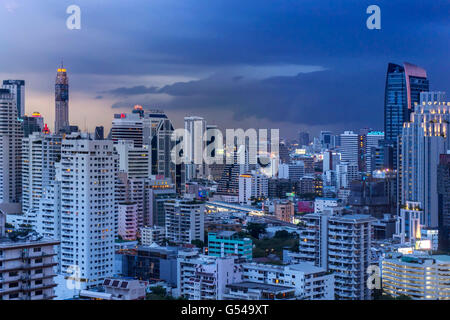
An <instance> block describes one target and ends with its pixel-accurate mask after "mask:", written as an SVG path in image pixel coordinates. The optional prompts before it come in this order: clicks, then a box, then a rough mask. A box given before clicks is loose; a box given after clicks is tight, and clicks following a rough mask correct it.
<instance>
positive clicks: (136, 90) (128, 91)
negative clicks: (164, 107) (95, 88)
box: [104, 86, 158, 96]
mask: <svg viewBox="0 0 450 320" xmlns="http://www.w3.org/2000/svg"><path fill="white" fill-rule="evenodd" d="M157 91H158V88H157V87H146V86H135V87H131V88H125V87H122V88H117V89H113V90H109V91H105V92H104V93H109V94H112V95H115V96H130V95H137V94H147V93H156V92H157Z"/></svg>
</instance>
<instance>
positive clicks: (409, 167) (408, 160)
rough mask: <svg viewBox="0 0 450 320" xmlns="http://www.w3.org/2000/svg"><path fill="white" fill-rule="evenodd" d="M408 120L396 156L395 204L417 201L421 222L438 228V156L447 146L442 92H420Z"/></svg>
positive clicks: (447, 108) (447, 109)
mask: <svg viewBox="0 0 450 320" xmlns="http://www.w3.org/2000/svg"><path fill="white" fill-rule="evenodd" d="M421 97H422V98H421V103H420V104H418V103H417V104H416V105H415V111H414V113H412V115H411V122H407V123H405V124H404V126H403V130H402V135H401V138H400V140H399V141H400V142H401V151H402V152H401V157H400V158H399V177H398V181H399V188H400V193H399V203H400V204H401V205H402V206H404V205H406V202H407V201H414V202H420V203H421V207H422V209H423V211H424V215H423V217H422V218H421V224H422V225H423V226H426V227H432V228H435V227H438V192H437V167H438V164H439V156H440V155H441V154H444V153H446V152H447V150H449V149H450V136H449V134H448V133H449V130H450V128H449V122H450V102H445V101H444V93H442V92H441V93H434V92H430V93H422V94H421Z"/></svg>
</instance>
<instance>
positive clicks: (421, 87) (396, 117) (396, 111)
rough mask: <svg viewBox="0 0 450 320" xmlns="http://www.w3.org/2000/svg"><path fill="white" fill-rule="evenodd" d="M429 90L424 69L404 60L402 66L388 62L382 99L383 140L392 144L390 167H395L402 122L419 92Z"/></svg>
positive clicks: (411, 109)
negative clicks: (383, 97) (383, 99)
mask: <svg viewBox="0 0 450 320" xmlns="http://www.w3.org/2000/svg"><path fill="white" fill-rule="evenodd" d="M424 91H429V82H428V79H427V73H426V71H425V70H424V69H422V68H420V67H418V66H415V65H413V64H410V63H407V62H405V63H404V64H403V66H401V65H398V64H394V63H389V65H388V70H387V75H386V89H385V101H384V132H385V140H386V141H387V142H388V144H390V145H393V148H394V150H393V155H394V156H393V159H392V163H390V164H388V166H389V167H390V168H391V169H396V168H397V158H398V157H397V154H398V152H397V150H396V149H397V147H396V145H397V138H398V136H399V135H400V134H401V133H402V127H403V123H404V122H409V117H410V114H411V113H412V112H414V103H416V102H417V103H419V102H420V93H421V92H424Z"/></svg>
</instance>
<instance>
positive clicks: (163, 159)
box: [111, 105, 185, 191]
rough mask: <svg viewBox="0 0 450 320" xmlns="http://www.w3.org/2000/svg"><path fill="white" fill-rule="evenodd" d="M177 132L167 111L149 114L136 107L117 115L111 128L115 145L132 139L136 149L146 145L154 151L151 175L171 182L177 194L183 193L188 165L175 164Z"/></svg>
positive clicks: (152, 152) (151, 111)
mask: <svg viewBox="0 0 450 320" xmlns="http://www.w3.org/2000/svg"><path fill="white" fill-rule="evenodd" d="M173 131H174V128H173V125H172V122H171V121H170V120H169V119H168V118H167V116H166V115H165V114H164V112H162V111H159V110H150V111H147V112H146V111H145V110H144V109H143V107H142V106H139V105H136V106H134V109H133V111H132V112H131V113H121V114H115V115H114V120H113V122H112V128H111V139H112V140H113V141H114V143H115V144H117V143H118V141H119V140H132V141H133V143H134V147H135V148H141V147H142V146H144V145H146V146H149V150H151V154H150V159H151V162H152V165H151V174H152V175H162V176H164V177H165V178H168V179H171V180H172V182H173V183H174V184H175V185H176V187H177V191H182V190H183V186H184V183H185V168H184V165H181V164H180V165H176V164H175V163H174V162H173V161H172V156H171V151H172V149H173V147H174V146H175V141H172V133H173Z"/></svg>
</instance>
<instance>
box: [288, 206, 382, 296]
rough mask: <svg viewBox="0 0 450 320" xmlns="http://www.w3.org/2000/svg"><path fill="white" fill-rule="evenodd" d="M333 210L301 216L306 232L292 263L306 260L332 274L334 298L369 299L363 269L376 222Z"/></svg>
mask: <svg viewBox="0 0 450 320" xmlns="http://www.w3.org/2000/svg"><path fill="white" fill-rule="evenodd" d="M337 210H339V209H338V208H336V211H335V209H326V210H325V211H324V212H322V213H313V214H307V215H305V216H304V220H305V222H306V230H304V231H303V232H302V234H301V235H300V246H299V253H298V254H293V257H295V259H294V261H295V260H297V261H304V262H308V261H309V262H311V263H314V264H315V265H316V266H318V267H322V268H325V269H327V271H329V272H331V273H333V274H334V279H335V294H336V296H337V298H338V299H340V300H341V299H342V300H347V299H350V300H370V299H371V297H372V292H371V290H370V289H369V288H368V286H367V279H368V276H369V275H368V273H367V268H368V267H369V265H370V264H371V244H372V238H373V226H372V224H373V223H374V222H375V221H376V220H375V219H374V218H371V217H370V216H368V215H354V214H349V215H345V214H344V215H342V214H339V213H337Z"/></svg>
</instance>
